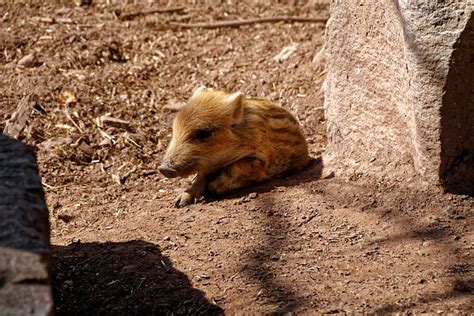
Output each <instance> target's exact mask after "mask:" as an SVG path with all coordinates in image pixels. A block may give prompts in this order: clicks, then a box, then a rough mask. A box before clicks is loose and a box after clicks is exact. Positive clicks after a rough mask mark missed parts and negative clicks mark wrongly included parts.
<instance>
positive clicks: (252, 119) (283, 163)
mask: <svg viewBox="0 0 474 316" xmlns="http://www.w3.org/2000/svg"><path fill="white" fill-rule="evenodd" d="M244 109H245V113H246V117H247V118H248V120H247V124H248V125H249V126H247V130H248V131H249V132H250V131H251V130H253V132H254V134H255V135H254V138H253V139H254V141H257V142H258V144H257V145H258V146H259V147H260V148H259V149H260V150H261V152H262V153H263V154H264V155H266V158H267V161H268V169H267V175H268V176H269V177H271V176H273V175H277V174H279V173H282V172H285V171H288V170H293V169H301V168H303V167H305V166H307V165H308V163H309V161H310V158H309V156H308V144H307V142H306V139H305V138H304V136H303V133H302V131H301V127H300V124H299V123H298V121H297V120H296V118H295V117H294V116H293V115H292V114H291V113H289V112H288V111H287V110H285V109H284V108H282V107H281V106H279V105H277V104H275V103H273V102H271V101H268V100H260V99H247V100H245V101H244ZM251 125H253V126H251ZM256 134H259V135H256Z"/></svg>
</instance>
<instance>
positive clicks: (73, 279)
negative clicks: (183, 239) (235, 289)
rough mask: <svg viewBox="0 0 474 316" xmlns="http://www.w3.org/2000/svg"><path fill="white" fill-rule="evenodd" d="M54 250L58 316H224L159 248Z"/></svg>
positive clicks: (128, 245) (132, 244) (137, 244)
mask: <svg viewBox="0 0 474 316" xmlns="http://www.w3.org/2000/svg"><path fill="white" fill-rule="evenodd" d="M52 248H53V249H52V251H53V280H52V283H53V294H54V299H55V305H56V315H222V314H223V311H222V309H221V308H220V307H218V306H216V305H214V304H212V303H210V302H208V301H207V300H206V299H205V297H204V293H202V292H201V291H199V290H197V289H194V288H193V287H192V285H191V282H190V281H189V279H188V278H187V276H186V275H185V274H184V273H182V272H180V271H178V270H176V269H174V268H173V266H172V264H171V262H170V260H169V259H168V258H167V257H165V256H163V255H162V254H161V251H160V248H159V247H158V246H157V245H154V244H151V243H148V242H145V241H140V240H134V241H128V242H118V243H114V242H106V243H84V244H83V243H73V244H71V245H68V246H64V247H63V246H53V247H52Z"/></svg>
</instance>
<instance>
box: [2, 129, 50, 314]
mask: <svg viewBox="0 0 474 316" xmlns="http://www.w3.org/2000/svg"><path fill="white" fill-rule="evenodd" d="M49 246H50V245H49V221H48V211H47V208H46V204H45V202H44V194H43V190H42V186H41V181H40V179H39V176H38V170H37V167H36V160H35V157H34V155H33V154H32V153H31V152H30V151H29V150H28V149H27V147H26V146H25V145H23V144H22V143H21V142H19V141H15V140H12V139H9V138H8V137H6V136H4V135H2V134H0V314H1V315H2V316H3V315H38V316H39V315H51V314H52V310H53V300H52V295H51V288H50V285H49V270H50V253H49Z"/></svg>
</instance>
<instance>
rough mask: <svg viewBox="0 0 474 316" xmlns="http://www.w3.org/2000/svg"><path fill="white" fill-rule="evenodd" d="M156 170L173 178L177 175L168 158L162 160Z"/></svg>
mask: <svg viewBox="0 0 474 316" xmlns="http://www.w3.org/2000/svg"><path fill="white" fill-rule="evenodd" d="M158 170H160V172H161V173H162V174H163V175H164V176H165V177H167V178H175V177H177V176H178V172H177V171H176V169H175V168H174V166H173V165H172V164H171V162H170V161H169V160H165V161H163V162H162V163H161V165H160V166H159V167H158Z"/></svg>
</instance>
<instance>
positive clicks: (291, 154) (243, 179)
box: [159, 87, 310, 207]
mask: <svg viewBox="0 0 474 316" xmlns="http://www.w3.org/2000/svg"><path fill="white" fill-rule="evenodd" d="M309 160H310V158H309V156H308V145H307V143H306V140H305V138H304V136H303V134H302V132H301V129H300V126H299V124H298V121H297V120H296V119H295V118H294V117H293V116H292V115H291V114H290V113H289V112H288V111H286V110H285V109H283V108H282V107H280V106H278V105H276V104H274V103H273V102H271V101H268V100H261V99H250V98H245V97H244V96H243V95H242V93H240V92H237V93H226V92H223V91H218V90H213V89H208V88H206V87H200V88H198V89H197V90H196V91H194V93H193V95H192V96H191V98H190V99H189V101H188V102H187V104H186V105H184V106H183V107H182V108H181V109H180V110H179V111H178V113H177V114H176V117H175V118H174V121H173V136H172V139H171V142H170V144H169V146H168V149H167V150H166V154H165V156H164V158H163V160H162V163H161V165H160V167H159V170H160V172H161V173H162V174H163V175H165V176H166V177H168V178H174V177H187V176H190V175H193V174H196V177H195V178H194V180H193V183H192V185H191V186H190V187H189V188H188V189H187V190H185V191H184V192H183V193H182V194H181V195H180V196H179V197H178V199H177V200H176V206H178V207H179V206H184V205H188V204H191V203H195V202H196V201H197V200H198V199H199V198H201V197H202V196H203V195H204V194H206V193H211V194H222V193H224V192H228V191H231V190H234V189H237V188H241V187H243V186H246V185H248V184H250V183H253V182H257V181H262V180H266V179H268V178H271V177H273V176H275V175H278V174H281V173H283V172H285V171H288V170H293V169H300V168H302V167H304V166H306V165H307V164H308V162H309Z"/></svg>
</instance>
